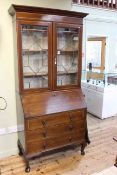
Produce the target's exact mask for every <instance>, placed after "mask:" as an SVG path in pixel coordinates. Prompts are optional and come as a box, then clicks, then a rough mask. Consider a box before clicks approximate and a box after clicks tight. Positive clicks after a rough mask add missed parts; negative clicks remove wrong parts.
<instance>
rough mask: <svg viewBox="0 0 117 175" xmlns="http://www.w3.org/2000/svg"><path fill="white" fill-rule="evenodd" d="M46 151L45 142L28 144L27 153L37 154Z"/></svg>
mask: <svg viewBox="0 0 117 175" xmlns="http://www.w3.org/2000/svg"><path fill="white" fill-rule="evenodd" d="M44 150H45V141H44V140H42V141H38V142H30V143H27V153H28V154H33V153H37V152H42V151H44Z"/></svg>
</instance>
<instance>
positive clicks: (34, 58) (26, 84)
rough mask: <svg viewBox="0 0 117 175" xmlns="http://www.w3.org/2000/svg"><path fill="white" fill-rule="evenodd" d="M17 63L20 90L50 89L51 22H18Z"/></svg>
mask: <svg viewBox="0 0 117 175" xmlns="http://www.w3.org/2000/svg"><path fill="white" fill-rule="evenodd" d="M19 39H20V45H19V50H20V52H19V54H20V55H19V64H20V69H19V73H20V85H21V91H27V90H28V91H29V90H31V91H33V90H36V89H38V90H43V89H46V90H47V89H51V84H52V83H51V77H52V75H51V74H52V73H51V72H52V65H51V62H52V61H51V58H52V47H51V46H52V24H51V23H50V22H26V21H24V22H21V23H20V24H19Z"/></svg>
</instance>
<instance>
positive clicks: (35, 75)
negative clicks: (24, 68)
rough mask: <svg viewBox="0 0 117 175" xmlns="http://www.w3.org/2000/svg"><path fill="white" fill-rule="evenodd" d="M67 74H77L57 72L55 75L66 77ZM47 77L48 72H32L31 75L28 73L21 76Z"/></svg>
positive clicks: (74, 72)
mask: <svg viewBox="0 0 117 175" xmlns="http://www.w3.org/2000/svg"><path fill="white" fill-rule="evenodd" d="M68 74H77V72H76V71H70V72H64V71H58V72H57V75H68ZM47 75H48V72H40V73H36V74H34V73H32V72H31V73H30V72H28V73H24V74H23V76H24V77H25V78H30V77H38V76H47Z"/></svg>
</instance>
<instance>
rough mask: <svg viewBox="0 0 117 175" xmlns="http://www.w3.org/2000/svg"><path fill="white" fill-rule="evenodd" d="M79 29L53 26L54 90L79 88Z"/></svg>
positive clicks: (69, 26)
mask: <svg viewBox="0 0 117 175" xmlns="http://www.w3.org/2000/svg"><path fill="white" fill-rule="evenodd" d="M81 32H82V30H81V27H78V26H76V25H70V24H60V23H59V24H55V25H54V33H55V37H54V41H53V43H54V80H55V81H54V88H55V89H56V88H65V89H66V88H71V87H76V86H80V80H81V57H82V54H81V46H82V44H81V43H82V42H81V36H82V35H81Z"/></svg>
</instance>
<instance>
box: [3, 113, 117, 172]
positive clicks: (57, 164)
mask: <svg viewBox="0 0 117 175" xmlns="http://www.w3.org/2000/svg"><path fill="white" fill-rule="evenodd" d="M88 129H89V137H90V140H91V144H90V145H88V146H87V148H86V149H85V150H86V155H85V156H81V155H80V150H79V148H77V149H75V150H69V151H66V152H61V153H58V154H56V155H55V154H54V155H51V156H49V157H46V158H41V160H40V159H35V160H33V161H32V162H31V172H30V173H28V174H29V175H35V174H36V175H91V174H93V173H96V172H100V171H102V170H104V169H106V168H109V167H111V166H113V164H114V160H115V155H116V154H117V142H115V141H113V136H116V135H117V117H111V118H108V119H105V120H100V119H98V118H96V117H93V116H91V115H88ZM24 169H25V163H24V160H23V158H22V157H19V156H18V155H15V156H11V157H9V158H5V159H2V160H0V175H24V174H26V173H25V171H24Z"/></svg>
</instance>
